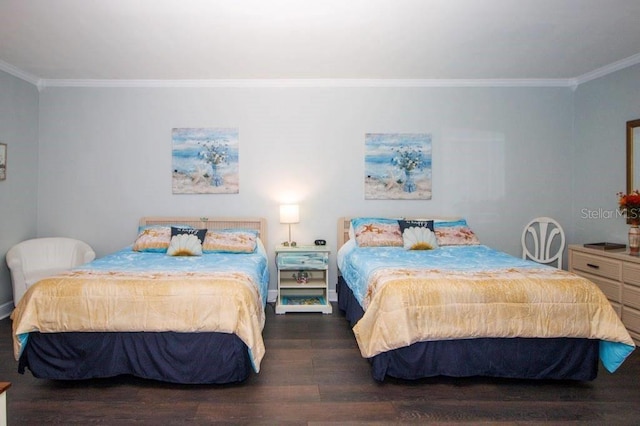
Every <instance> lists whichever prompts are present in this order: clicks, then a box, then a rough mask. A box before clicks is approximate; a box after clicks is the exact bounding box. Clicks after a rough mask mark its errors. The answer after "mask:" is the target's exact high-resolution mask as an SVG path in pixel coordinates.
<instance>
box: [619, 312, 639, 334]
mask: <svg viewBox="0 0 640 426" xmlns="http://www.w3.org/2000/svg"><path fill="white" fill-rule="evenodd" d="M622 322H623V324H624V326H625V327H627V329H628V330H630V331H633V332H635V333H640V311H637V310H635V309H631V308H627V307H626V306H625V307H623V308H622Z"/></svg>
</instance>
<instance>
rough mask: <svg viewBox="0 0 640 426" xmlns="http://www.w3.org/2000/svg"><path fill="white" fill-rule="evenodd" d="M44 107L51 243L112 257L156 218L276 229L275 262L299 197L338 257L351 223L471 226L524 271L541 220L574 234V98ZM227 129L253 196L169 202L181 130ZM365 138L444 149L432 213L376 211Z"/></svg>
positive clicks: (365, 93)
mask: <svg viewBox="0 0 640 426" xmlns="http://www.w3.org/2000/svg"><path fill="white" fill-rule="evenodd" d="M40 104H41V107H40V127H41V135H40V147H39V153H40V158H39V165H38V169H39V171H40V174H39V183H38V188H39V194H40V195H39V208H38V230H39V234H40V235H42V236H48V235H69V236H72V237H76V238H80V239H83V240H85V241H87V242H89V243H90V244H91V245H92V246H93V247H94V248H95V250H96V252H97V253H98V255H99V256H101V255H104V254H106V253H108V252H110V251H113V250H116V249H119V248H122V247H124V246H126V245H128V244H131V243H132V241H133V238H134V236H135V232H136V225H137V221H138V219H139V217H141V216H144V215H198V216H199V215H208V216H216V215H217V216H235V215H250V216H264V217H266V218H267V220H268V225H269V251H272V247H273V245H275V244H276V243H278V242H281V241H284V240H285V239H286V233H287V228H286V227H285V225H281V224H279V222H278V205H279V204H280V202H281V201H282V200H283V199H285V198H286V197H288V196H290V195H293V196H294V197H296V198H298V199H299V203H300V206H301V212H300V216H301V222H300V224H297V225H293V236H294V239H296V240H297V241H299V242H311V241H313V240H314V239H316V238H325V239H326V240H327V242H328V245H329V247H330V248H331V249H332V250H333V252H334V253H333V254H334V255H335V250H336V222H337V219H338V217H340V216H344V215H407V216H408V215H413V216H428V215H462V216H465V217H467V218H468V220H469V222H470V224H471V226H472V227H473V228H474V229H475V230H476V231H477V233H478V235H479V237H480V239H481V241H482V242H484V243H486V244H488V245H491V246H493V247H496V248H498V249H501V250H504V251H507V252H509V253H512V254H514V255H519V254H520V246H519V244H520V242H519V241H520V233H521V230H522V227H523V226H524V224H526V223H527V222H528V221H529V220H530V219H531V218H533V217H535V216H540V215H549V216H553V217H555V218H557V219H558V220H559V221H560V222H561V223H563V224H565V225H566V226H567V227H570V226H571V225H570V214H571V206H570V204H568V203H567V202H566V200H567V194H569V193H570V192H571V167H572V154H573V152H572V145H571V129H572V126H571V122H572V117H573V92H572V90H571V89H569V88H344V87H342V88H291V87H289V88H286V87H280V88H273V87H271V88H260V87H253V88H197V89H196V88H180V89H172V88H47V89H45V90H43V91H42V92H41V94H40ZM217 126H220V127H230V126H232V127H233V126H237V127H238V128H239V129H240V193H239V194H236V195H172V193H171V128H173V127H217ZM367 132H429V133H432V135H433V199H432V200H430V201H370V200H369V201H367V200H364V183H363V181H364V158H363V154H364V135H365V133H367ZM334 265H335V264H334ZM272 278H273V276H272ZM331 280H332V282H334V281H335V267H332V275H331ZM274 285H275V279H272V283H271V286H272V288H273V286H274Z"/></svg>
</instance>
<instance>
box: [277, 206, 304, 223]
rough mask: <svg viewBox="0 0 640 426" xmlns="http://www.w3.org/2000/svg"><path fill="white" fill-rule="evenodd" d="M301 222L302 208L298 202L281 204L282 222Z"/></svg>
mask: <svg viewBox="0 0 640 426" xmlns="http://www.w3.org/2000/svg"><path fill="white" fill-rule="evenodd" d="M298 222H300V208H299V206H298V205H297V204H283V205H281V206H280V223H298Z"/></svg>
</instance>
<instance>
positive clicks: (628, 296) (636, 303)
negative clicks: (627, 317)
mask: <svg viewBox="0 0 640 426" xmlns="http://www.w3.org/2000/svg"><path fill="white" fill-rule="evenodd" d="M624 305H625V306H631V307H632V308H635V309H638V310H640V287H635V286H632V285H625V286H624Z"/></svg>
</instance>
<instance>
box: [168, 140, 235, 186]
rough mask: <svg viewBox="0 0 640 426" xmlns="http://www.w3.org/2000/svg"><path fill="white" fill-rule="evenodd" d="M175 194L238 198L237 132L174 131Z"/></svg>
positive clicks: (173, 165) (173, 181) (173, 167)
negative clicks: (234, 196) (219, 195)
mask: <svg viewBox="0 0 640 426" xmlns="http://www.w3.org/2000/svg"><path fill="white" fill-rule="evenodd" d="M171 133H172V141H173V148H172V159H173V161H172V169H173V178H172V188H173V193H174V194H237V193H238V192H239V178H238V134H239V131H238V129H237V128H175V129H173V130H172V132H171Z"/></svg>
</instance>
